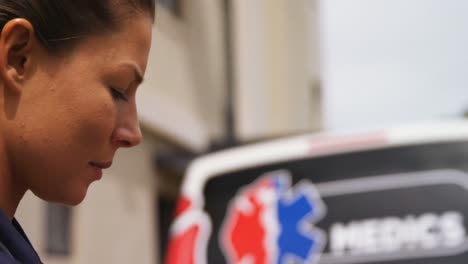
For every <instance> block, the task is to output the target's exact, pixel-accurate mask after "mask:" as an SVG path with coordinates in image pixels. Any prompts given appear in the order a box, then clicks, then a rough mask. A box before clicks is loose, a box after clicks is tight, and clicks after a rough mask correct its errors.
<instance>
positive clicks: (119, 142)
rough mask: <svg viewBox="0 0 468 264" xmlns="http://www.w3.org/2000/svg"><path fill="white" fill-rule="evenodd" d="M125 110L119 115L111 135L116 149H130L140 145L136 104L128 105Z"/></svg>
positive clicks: (140, 138)
mask: <svg viewBox="0 0 468 264" xmlns="http://www.w3.org/2000/svg"><path fill="white" fill-rule="evenodd" d="M126 110H127V111H122V112H121V113H120V116H119V118H118V119H119V120H118V124H117V126H116V128H115V129H114V132H113V134H112V142H113V143H114V144H115V145H116V146H117V147H124V148H130V147H134V146H136V145H138V144H140V143H141V140H142V135H141V129H140V123H139V122H138V113H137V110H136V104H135V103H133V104H132V105H131V106H130V105H129V108H127V109H126Z"/></svg>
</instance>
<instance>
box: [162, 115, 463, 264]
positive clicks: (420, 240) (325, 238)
mask: <svg viewBox="0 0 468 264" xmlns="http://www.w3.org/2000/svg"><path fill="white" fill-rule="evenodd" d="M467 228H468V122H467V121H463V120H460V121H450V122H439V123H426V124H416V125H411V126H404V127H394V128H390V129H384V130H374V131H354V132H324V133H316V134H310V135H301V136H294V137H289V138H282V139H276V140H271V141H268V142H263V143H256V144H251V145H246V146H241V147H236V148H232V149H228V150H224V151H221V152H218V153H213V154H209V155H206V156H202V157H200V158H198V159H197V160H195V161H194V162H193V163H192V164H191V166H190V167H189V169H188V170H187V174H186V176H185V179H184V182H183V186H182V189H181V195H180V200H179V202H178V205H177V209H176V212H175V218H174V221H173V223H172V226H171V230H170V242H169V245H168V250H167V252H166V257H165V263H166V264H204V263H209V264H222V263H230V264H292V263H295V264H299V263H309V264H348V263H349V264H351V263H352V264H360V263H382V264H423V263H424V264H466V263H468V234H467Z"/></svg>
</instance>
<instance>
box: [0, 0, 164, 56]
mask: <svg viewBox="0 0 468 264" xmlns="http://www.w3.org/2000/svg"><path fill="white" fill-rule="evenodd" d="M154 1H155V0H0V29H1V30H3V27H4V26H5V24H6V23H7V22H8V21H10V20H12V19H15V18H24V19H27V20H28V21H29V22H30V23H31V24H32V25H33V26H34V30H35V34H36V36H37V38H38V39H39V40H40V41H41V42H42V44H43V45H44V46H45V47H46V48H47V49H48V50H49V51H52V52H54V51H59V50H60V49H62V48H63V47H65V46H69V45H71V44H74V43H76V42H77V41H79V39H80V37H81V36H84V35H88V34H97V33H101V32H105V31H112V30H116V29H118V27H119V25H120V22H122V21H124V20H125V19H126V18H130V17H131V16H133V15H137V14H140V13H143V14H146V15H148V16H150V17H151V19H153V20H154V16H155V3H154Z"/></svg>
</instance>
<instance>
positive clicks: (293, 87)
mask: <svg viewBox="0 0 468 264" xmlns="http://www.w3.org/2000/svg"><path fill="white" fill-rule="evenodd" d="M231 3H232V9H233V21H232V22H233V25H234V28H233V30H234V52H235V85H236V117H237V119H236V120H237V124H238V131H237V133H238V135H239V136H240V137H241V138H243V139H251V138H262V137H265V136H272V135H284V134H290V133H297V132H304V131H310V130H317V129H319V128H320V122H321V121H320V118H319V116H320V113H319V112H320V107H319V103H320V97H319V96H320V93H317V92H316V91H315V90H316V89H317V86H318V85H317V83H319V81H320V79H319V71H320V67H319V60H318V48H319V45H318V43H319V39H318V30H317V26H318V19H317V17H318V9H317V8H316V1H307V0H297V1H283V0H278V1H268V0H261V1H248V0H239V1H232V2H231Z"/></svg>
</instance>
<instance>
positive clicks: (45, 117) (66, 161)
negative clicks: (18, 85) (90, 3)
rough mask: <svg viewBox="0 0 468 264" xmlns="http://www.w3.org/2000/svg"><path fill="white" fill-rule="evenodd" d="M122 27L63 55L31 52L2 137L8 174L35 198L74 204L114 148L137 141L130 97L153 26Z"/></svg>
mask: <svg viewBox="0 0 468 264" xmlns="http://www.w3.org/2000/svg"><path fill="white" fill-rule="evenodd" d="M123 24H124V26H123V28H121V30H119V31H118V32H114V33H111V34H103V35H99V36H90V37H86V38H84V40H83V41H82V42H80V44H78V46H77V47H74V48H73V49H72V51H71V52H69V53H67V52H65V53H66V54H65V55H58V56H51V55H49V54H48V53H47V52H46V51H45V50H42V51H41V50H39V49H38V51H37V52H34V53H33V54H32V58H31V62H30V64H31V65H29V71H30V72H29V75H28V74H26V78H25V82H24V86H23V87H22V91H21V96H20V98H19V99H18V102H17V107H16V109H15V114H14V118H11V119H10V120H9V121H8V122H7V129H5V130H6V132H5V133H7V134H8V135H7V136H6V144H7V149H8V152H9V155H8V158H9V163H10V164H9V165H10V170H11V174H12V175H13V177H14V179H15V181H17V183H18V182H19V183H20V184H21V185H22V186H23V187H25V188H26V189H30V190H31V191H33V192H34V193H35V194H36V195H38V196H39V197H41V198H42V199H45V200H48V201H53V202H61V203H66V204H70V205H74V204H78V203H80V202H81V201H82V200H83V199H84V197H85V195H86V192H87V189H88V187H89V185H90V184H91V183H92V182H93V181H95V180H98V179H99V178H100V177H101V173H102V172H101V169H103V168H106V167H108V166H110V164H111V162H112V159H113V157H114V155H115V153H116V151H117V149H118V148H120V147H131V146H135V145H137V144H139V143H140V141H141V132H140V128H139V125H138V119H137V109H136V105H135V93H136V90H137V87H138V85H139V83H140V82H141V78H142V76H143V74H144V72H145V69H146V64H147V58H148V53H149V49H150V46H151V28H152V21H151V19H150V18H147V17H146V16H143V15H141V16H140V17H136V18H132V19H128V21H125V23H123ZM129 176H131V175H129Z"/></svg>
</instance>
